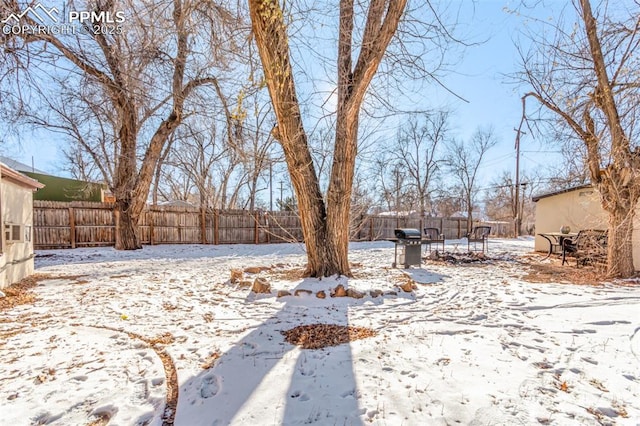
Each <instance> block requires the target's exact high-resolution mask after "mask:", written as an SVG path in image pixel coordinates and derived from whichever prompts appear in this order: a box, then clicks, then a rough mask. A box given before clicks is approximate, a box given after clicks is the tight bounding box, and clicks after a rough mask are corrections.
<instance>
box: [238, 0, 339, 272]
mask: <svg viewBox="0 0 640 426" xmlns="http://www.w3.org/2000/svg"><path fill="white" fill-rule="evenodd" d="M249 8H250V12H251V20H252V22H253V31H254V35H255V37H256V44H257V45H258V50H259V52H260V58H261V60H262V66H263V69H264V73H265V78H266V81H267V87H268V89H269V95H270V96H271V102H272V103H273V109H274V113H275V115H276V118H277V120H278V126H277V127H276V128H275V129H274V131H273V136H274V139H276V140H278V141H279V142H280V144H281V145H282V149H283V151H284V155H285V160H286V163H287V167H288V169H289V174H290V175H291V182H292V183H293V188H294V190H295V193H296V198H297V201H298V207H299V209H300V222H301V226H302V234H303V236H304V242H305V246H306V249H307V261H308V263H307V270H306V274H307V275H309V276H314V277H321V276H328V275H331V274H335V273H343V272H345V271H344V270H342V269H341V268H340V265H339V263H338V255H337V252H336V250H335V245H334V244H333V241H332V240H331V239H330V238H328V235H327V226H326V225H327V222H326V210H325V205H324V201H323V199H322V193H321V191H320V185H319V183H318V177H317V175H316V171H315V168H314V165H313V159H312V157H311V153H310V151H309V147H308V145H307V135H306V133H305V130H304V128H303V125H302V117H301V114H300V107H299V104H298V99H297V96H296V90H295V84H294V80H293V74H292V67H291V63H290V59H289V46H288V42H287V34H286V27H285V24H284V21H283V17H282V10H281V9H280V6H279V4H278V1H277V0H249ZM347 272H348V269H347Z"/></svg>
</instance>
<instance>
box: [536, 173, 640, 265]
mask: <svg viewBox="0 0 640 426" xmlns="http://www.w3.org/2000/svg"><path fill="white" fill-rule="evenodd" d="M533 201H534V202H535V203H536V233H540V232H559V231H560V228H561V227H562V226H569V227H570V228H571V231H572V232H578V231H579V230H581V229H605V230H606V229H608V226H609V215H608V213H607V212H606V211H604V209H603V208H602V204H601V202H600V194H599V193H598V190H597V189H596V188H594V187H593V186H591V185H581V186H577V187H573V188H569V189H564V190H560V191H555V192H549V193H546V194H540V195H537V196H535V197H533ZM632 241H633V264H634V266H635V269H636V270H640V204H639V205H638V206H637V207H636V216H635V221H634V229H633V235H632ZM548 249H549V243H548V241H547V240H545V239H544V238H542V237H541V236H539V235H536V240H535V250H536V251H547V250H548Z"/></svg>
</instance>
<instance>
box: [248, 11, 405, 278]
mask: <svg viewBox="0 0 640 426" xmlns="http://www.w3.org/2000/svg"><path fill="white" fill-rule="evenodd" d="M405 6H406V0H396V1H389V0H375V1H373V2H372V3H371V4H370V5H369V10H368V14H367V18H366V20H365V25H364V30H363V33H362V36H361V38H362V40H361V43H360V45H359V52H358V53H359V54H358V59H357V60H356V63H355V66H354V64H353V62H352V61H353V57H352V56H353V53H354V52H353V51H354V50H355V49H354V45H353V42H354V38H353V37H354V26H355V18H356V15H355V13H354V2H353V1H352V0H351V1H350V0H341V1H340V18H339V36H338V101H337V116H336V120H337V121H336V136H335V147H334V157H333V165H332V172H331V178H330V182H329V187H328V190H327V201H326V203H325V201H324V199H323V196H322V192H321V191H320V185H319V182H318V177H317V174H316V170H315V168H314V165H313V159H312V157H311V153H310V150H309V145H308V143H307V134H306V132H305V130H304V126H303V122H302V116H301V114H300V106H299V103H298V99H297V95H296V88H295V83H294V80H293V68H292V65H291V60H290V55H289V45H288V41H287V27H286V24H285V22H284V15H283V12H282V9H281V7H280V4H279V1H278V0H249V9H250V14H251V21H252V28H253V32H254V36H255V40H256V44H257V46H258V50H259V52H260V57H261V59H262V65H263V69H264V73H265V79H266V83H267V87H268V89H269V93H270V95H271V101H272V103H273V107H274V112H275V115H276V118H277V121H278V127H277V128H276V129H275V131H274V136H275V138H276V139H277V140H278V141H280V143H281V145H282V147H283V150H284V155H285V159H286V162H287V165H288V168H289V173H290V174H291V181H292V183H293V186H294V189H295V193H296V198H297V201H298V205H299V207H300V211H301V215H300V216H301V223H302V229H303V234H304V239H305V245H306V248H307V259H308V264H307V271H306V273H307V274H308V275H310V276H320V277H321V276H328V275H332V274H344V275H350V274H351V271H350V267H349V261H348V242H349V212H350V207H351V206H350V204H351V193H352V187H353V178H354V169H355V160H356V154H357V134H358V116H359V112H360V107H361V105H362V101H363V99H364V96H365V93H366V91H367V88H368V86H369V84H370V83H371V80H372V79H373V76H374V75H375V73H376V70H377V68H378V66H379V65H380V62H381V61H382V58H383V56H384V52H385V51H386V49H387V46H388V45H389V43H390V42H391V39H392V38H393V35H394V34H395V31H396V29H397V27H398V23H399V22H400V18H401V17H402V13H403V12H404V9H405Z"/></svg>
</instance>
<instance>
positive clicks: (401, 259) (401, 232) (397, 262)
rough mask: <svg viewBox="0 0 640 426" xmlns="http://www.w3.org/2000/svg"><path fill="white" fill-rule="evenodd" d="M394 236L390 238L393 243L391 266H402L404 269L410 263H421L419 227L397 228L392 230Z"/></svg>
mask: <svg viewBox="0 0 640 426" xmlns="http://www.w3.org/2000/svg"><path fill="white" fill-rule="evenodd" d="M393 233H394V234H395V236H396V238H394V239H391V240H390V241H393V242H394V243H395V252H394V260H393V264H392V266H393V267H394V268H395V267H397V266H403V267H404V268H405V269H406V268H408V267H409V266H411V265H418V266H420V264H421V263H422V259H421V256H422V234H421V233H420V230H419V229H413V228H399V229H395V230H394V231H393Z"/></svg>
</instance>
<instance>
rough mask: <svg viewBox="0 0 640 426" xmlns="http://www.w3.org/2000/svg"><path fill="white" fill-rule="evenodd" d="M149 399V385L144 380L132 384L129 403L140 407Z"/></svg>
mask: <svg viewBox="0 0 640 426" xmlns="http://www.w3.org/2000/svg"><path fill="white" fill-rule="evenodd" d="M148 398H149V383H147V381H146V380H144V379H142V380H138V381H137V382H135V383H134V384H133V393H132V395H131V398H130V401H131V402H132V403H133V404H136V405H142V404H143V403H145V402H146V401H147V399H148Z"/></svg>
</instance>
